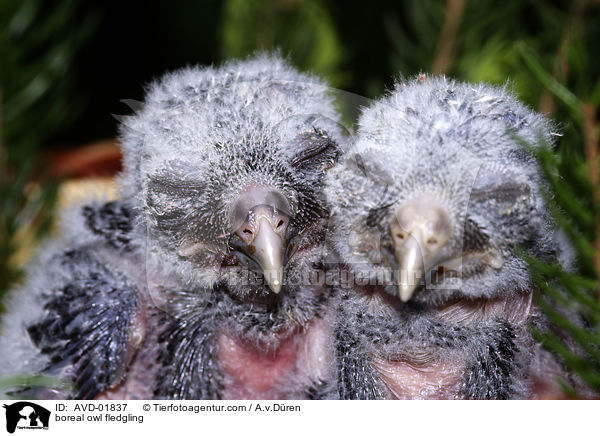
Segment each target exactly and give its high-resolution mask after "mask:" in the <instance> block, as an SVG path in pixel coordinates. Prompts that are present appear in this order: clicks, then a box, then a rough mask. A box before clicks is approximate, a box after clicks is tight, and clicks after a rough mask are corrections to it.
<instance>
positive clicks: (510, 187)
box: [470, 181, 531, 204]
mask: <svg viewBox="0 0 600 436" xmlns="http://www.w3.org/2000/svg"><path fill="white" fill-rule="evenodd" d="M530 192H531V188H530V187H529V185H527V184H525V183H518V182H513V181H507V182H504V183H502V184H498V185H485V186H479V187H474V188H473V190H472V191H471V196H470V197H471V199H472V200H477V201H489V200H496V201H499V202H502V203H512V204H514V203H516V202H517V201H519V200H521V199H523V198H528V197H529V195H530Z"/></svg>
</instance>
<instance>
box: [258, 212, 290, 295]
mask: <svg viewBox="0 0 600 436" xmlns="http://www.w3.org/2000/svg"><path fill="white" fill-rule="evenodd" d="M252 246H254V248H255V249H256V251H255V253H254V255H253V256H252V257H253V258H254V259H255V260H256V263H258V265H259V266H260V268H261V269H262V271H263V275H264V277H265V282H266V283H267V285H268V286H269V288H271V290H272V291H273V292H275V293H276V294H278V293H279V291H281V286H282V285H283V256H284V255H285V244H284V240H283V239H282V238H281V236H280V235H279V234H278V233H277V232H275V230H274V229H273V227H272V225H271V223H270V221H269V220H267V219H266V218H263V217H261V218H260V219H259V220H258V232H257V233H256V236H255V238H254V241H253V242H252Z"/></svg>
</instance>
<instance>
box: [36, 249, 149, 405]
mask: <svg viewBox="0 0 600 436" xmlns="http://www.w3.org/2000/svg"><path fill="white" fill-rule="evenodd" d="M61 263H62V268H64V269H66V270H71V274H72V276H73V280H72V281H71V282H70V283H68V284H66V285H65V286H64V287H62V288H61V289H57V290H53V291H52V292H50V293H49V294H48V295H46V296H45V297H44V298H45V299H46V304H45V306H44V308H45V310H46V315H45V317H44V319H43V320H41V321H40V322H38V323H37V324H34V325H31V326H29V328H28V333H29V335H30V337H31V339H32V341H33V343H34V344H35V345H36V346H37V347H38V348H39V349H40V350H41V352H42V353H43V354H47V355H48V357H49V358H50V363H49V364H48V366H47V367H46V368H45V369H44V372H48V373H51V374H55V373H58V372H59V371H61V370H62V369H63V368H66V367H68V366H72V367H73V369H72V372H73V374H74V380H72V381H73V383H74V391H73V393H72V397H73V398H77V399H91V398H94V397H95V396H96V395H98V393H100V392H102V391H103V390H105V389H107V388H109V387H111V386H112V385H113V384H114V383H115V382H117V381H118V380H119V379H120V378H121V377H122V376H123V374H124V371H125V369H126V366H127V362H126V361H125V357H126V353H127V348H128V335H129V330H130V327H131V322H132V319H133V317H134V314H135V312H136V310H137V309H138V307H139V301H138V298H137V293H136V292H135V290H134V289H133V287H131V286H130V285H129V284H127V282H126V280H125V279H124V278H123V277H121V276H119V275H118V274H117V273H115V272H111V271H109V270H108V269H107V268H106V267H105V266H103V265H101V264H100V263H99V262H98V261H97V260H96V259H95V258H93V257H92V256H91V255H90V254H89V253H86V252H84V251H79V250H73V251H70V252H67V253H65V255H64V256H63V257H62V259H61ZM82 266H84V269H78V268H81V267H82Z"/></svg>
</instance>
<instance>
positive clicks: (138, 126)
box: [0, 55, 345, 399]
mask: <svg viewBox="0 0 600 436" xmlns="http://www.w3.org/2000/svg"><path fill="white" fill-rule="evenodd" d="M337 119H338V116H337V114H336V111H335V109H334V106H333V102H332V97H331V96H330V95H329V93H328V88H327V87H326V86H325V83H324V82H322V81H321V80H320V79H317V78H315V77H313V76H311V75H307V74H301V73H298V72H297V71H295V70H294V69H293V68H292V67H290V66H289V65H287V64H286V62H284V61H283V60H281V59H280V58H278V57H277V56H267V55H261V56H258V57H255V58H252V59H249V60H247V61H240V62H238V61H233V62H229V63H226V64H225V65H223V66H222V67H220V68H187V69H183V70H181V71H178V72H175V73H172V74H168V75H166V76H165V77H164V78H163V79H161V80H159V81H157V82H156V83H154V84H153V85H152V86H151V87H150V89H149V92H148V94H147V97H146V100H145V102H144V104H143V106H142V107H141V108H140V110H138V111H137V112H136V113H135V114H134V115H132V116H130V117H126V118H125V120H124V122H123V127H122V131H121V141H122V144H123V154H124V171H123V173H122V174H121V176H120V178H119V182H120V186H121V188H122V189H121V190H122V198H121V200H119V201H116V202H109V203H104V204H103V203H93V204H88V205H85V206H84V207H82V208H78V209H76V210H75V211H73V212H71V214H70V215H69V216H68V217H67V220H66V226H64V227H65V229H64V233H63V235H61V236H60V237H59V238H58V240H57V241H55V242H53V243H51V244H50V245H49V246H48V247H47V248H46V249H44V250H42V253H41V255H40V260H39V261H38V263H37V264H36V266H34V267H32V268H30V272H29V277H28V279H27V284H26V285H25V287H24V288H23V289H20V290H18V291H17V292H15V294H14V298H13V300H14V301H13V302H12V306H11V307H12V309H11V310H10V311H9V313H8V315H7V316H6V317H5V319H4V324H5V330H4V333H3V336H2V338H1V342H0V346H1V347H2V358H1V359H0V361H1V364H0V367H1V368H2V371H3V372H4V373H8V372H12V373H14V372H21V373H22V372H29V373H43V374H49V375H56V376H58V377H60V378H62V379H65V380H67V381H69V382H71V383H72V391H71V392H68V393H66V395H68V396H71V397H75V398H123V397H125V398H149V397H157V398H176V399H188V398H197V399H212V398H225V399H227V398H229V399H232V398H305V397H307V396H308V397H310V396H319V395H322V393H323V392H326V391H327V389H328V388H327V386H326V385H325V384H324V381H326V380H328V379H330V378H331V375H330V373H329V372H330V371H331V369H332V363H331V361H332V356H333V353H332V352H331V351H330V350H331V348H330V346H331V338H332V333H331V332H329V331H328V328H329V326H330V325H331V323H330V322H328V321H326V316H327V312H326V310H325V302H326V300H327V292H326V291H325V289H324V288H323V287H322V286H319V285H318V283H319V282H318V281H315V280H312V279H311V275H312V274H313V273H315V271H317V270H316V268H318V267H319V265H320V263H321V255H322V253H321V252H322V246H323V244H324V235H325V233H324V232H325V229H326V227H325V226H326V223H327V218H328V210H327V208H326V207H325V201H324V194H323V188H322V184H323V179H324V175H325V173H326V171H327V170H328V169H329V168H330V167H332V166H333V164H334V162H335V160H336V158H337V156H338V154H339V153H340V152H341V147H342V146H343V141H344V140H345V139H344V138H345V136H343V134H342V129H341V128H340V127H339V126H338V124H337ZM17 394H18V392H17ZM21 395H38V396H53V395H55V396H62V395H65V393H62V392H53V391H48V390H39V389H34V388H30V389H28V390H26V391H21Z"/></svg>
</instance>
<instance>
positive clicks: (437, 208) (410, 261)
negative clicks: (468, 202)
mask: <svg viewBox="0 0 600 436" xmlns="http://www.w3.org/2000/svg"><path fill="white" fill-rule="evenodd" d="M395 218H396V219H395V220H393V222H392V223H391V224H390V232H391V236H392V241H393V242H394V255H395V257H396V261H397V264H398V294H399V297H400V300H402V301H403V302H407V301H408V300H410V299H411V297H412V295H413V293H414V292H415V289H416V288H417V286H418V285H419V283H421V280H422V279H423V278H424V277H425V274H426V273H427V272H428V271H429V270H430V269H431V268H432V266H434V265H435V264H436V263H437V261H438V259H439V254H440V253H441V252H442V250H443V248H444V247H445V246H446V244H447V243H448V241H449V240H450V237H451V236H452V226H451V222H450V217H449V215H448V213H447V212H446V209H445V208H444V207H443V206H441V205H440V204H438V203H437V202H435V201H434V200H432V199H429V198H421V199H418V200H414V201H411V202H410V203H407V204H404V205H402V206H401V207H399V208H398V209H397V210H396V214H395Z"/></svg>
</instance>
